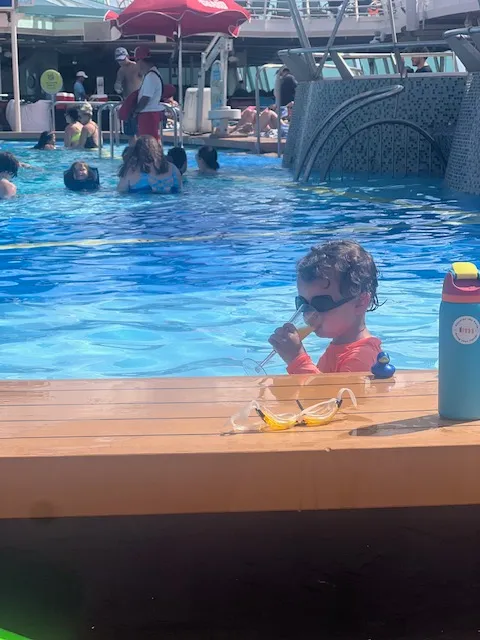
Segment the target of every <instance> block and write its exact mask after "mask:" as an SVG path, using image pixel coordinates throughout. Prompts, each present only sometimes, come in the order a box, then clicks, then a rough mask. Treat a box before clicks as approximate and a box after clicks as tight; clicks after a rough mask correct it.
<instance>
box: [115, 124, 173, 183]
mask: <svg viewBox="0 0 480 640" xmlns="http://www.w3.org/2000/svg"><path fill="white" fill-rule="evenodd" d="M118 175H119V176H120V182H119V183H118V191H120V192H121V193H127V192H130V193H142V192H143V193H163V194H167V193H178V192H179V191H181V190H182V176H181V174H180V171H179V170H178V169H177V167H176V166H175V165H173V164H171V163H170V162H168V160H167V158H166V156H165V155H164V154H163V147H162V143H161V142H158V141H157V140H155V138H153V137H152V136H140V137H139V138H138V140H137V141H136V143H135V145H134V146H133V147H132V148H131V150H130V151H129V152H128V153H127V154H126V155H125V158H124V161H123V164H122V166H121V167H120V171H119V173H118Z"/></svg>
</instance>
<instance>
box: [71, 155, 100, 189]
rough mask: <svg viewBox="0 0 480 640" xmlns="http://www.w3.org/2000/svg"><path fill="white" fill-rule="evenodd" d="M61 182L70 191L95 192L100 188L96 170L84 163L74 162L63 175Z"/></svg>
mask: <svg viewBox="0 0 480 640" xmlns="http://www.w3.org/2000/svg"><path fill="white" fill-rule="evenodd" d="M63 182H64V184H65V186H66V187H67V189H70V191H96V190H97V189H99V188H100V176H99V174H98V169H96V168H95V167H90V165H88V164H87V163H86V162H74V163H73V164H72V166H71V167H70V169H68V171H65V173H64V174H63Z"/></svg>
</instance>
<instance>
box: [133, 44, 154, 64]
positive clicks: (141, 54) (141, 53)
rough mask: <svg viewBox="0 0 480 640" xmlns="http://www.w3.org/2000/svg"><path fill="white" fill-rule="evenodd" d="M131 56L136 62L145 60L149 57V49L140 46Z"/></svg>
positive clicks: (142, 45)
mask: <svg viewBox="0 0 480 640" xmlns="http://www.w3.org/2000/svg"><path fill="white" fill-rule="evenodd" d="M133 56H134V58H135V60H136V61H137V62H138V61H139V60H145V58H149V57H150V49H149V48H148V47H147V46H146V45H144V44H141V45H140V46H139V47H137V48H136V49H135V51H134V52H133Z"/></svg>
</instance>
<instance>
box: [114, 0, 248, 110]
mask: <svg viewBox="0 0 480 640" xmlns="http://www.w3.org/2000/svg"><path fill="white" fill-rule="evenodd" d="M248 20H250V13H249V12H248V11H247V10H246V9H244V8H243V7H241V6H240V5H239V4H237V3H236V2H235V1H234V0H133V2H132V3H131V4H130V5H129V6H128V7H127V8H126V9H125V10H124V11H122V13H121V14H120V16H119V18H118V20H117V25H118V28H119V29H120V31H121V33H122V35H123V36H142V35H143V36H145V35H149V36H152V35H155V36H166V37H167V38H173V37H174V36H175V34H176V35H177V36H178V39H179V44H180V46H179V53H178V84H179V101H180V104H183V86H182V85H183V79H182V75H183V68H182V37H184V36H193V35H200V34H202V33H221V34H225V35H227V36H232V37H236V36H237V35H238V31H239V29H240V25H242V24H243V23H244V22H247V21H248Z"/></svg>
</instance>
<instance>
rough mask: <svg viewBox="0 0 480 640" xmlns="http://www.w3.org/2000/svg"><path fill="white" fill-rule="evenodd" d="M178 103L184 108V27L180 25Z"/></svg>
mask: <svg viewBox="0 0 480 640" xmlns="http://www.w3.org/2000/svg"><path fill="white" fill-rule="evenodd" d="M178 103H179V105H180V108H181V109H182V108H183V43H182V27H181V25H178Z"/></svg>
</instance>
